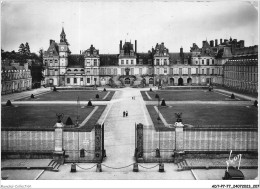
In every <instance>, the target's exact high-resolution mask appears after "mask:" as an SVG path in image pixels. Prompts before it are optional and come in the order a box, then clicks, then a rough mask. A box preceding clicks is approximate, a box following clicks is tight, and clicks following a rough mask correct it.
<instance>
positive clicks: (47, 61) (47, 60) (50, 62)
mask: <svg viewBox="0 0 260 189" xmlns="http://www.w3.org/2000/svg"><path fill="white" fill-rule="evenodd" d="M44 63H45V64H48V63H49V64H52V63H55V64H57V63H58V59H44Z"/></svg>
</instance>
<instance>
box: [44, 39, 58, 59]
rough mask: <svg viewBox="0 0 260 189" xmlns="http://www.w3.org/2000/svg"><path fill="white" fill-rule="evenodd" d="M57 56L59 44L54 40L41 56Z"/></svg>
mask: <svg viewBox="0 0 260 189" xmlns="http://www.w3.org/2000/svg"><path fill="white" fill-rule="evenodd" d="M50 55H51V56H59V46H58V43H56V42H55V41H53V40H52V41H51V44H50V46H49V48H48V50H47V51H45V52H44V54H43V56H50Z"/></svg>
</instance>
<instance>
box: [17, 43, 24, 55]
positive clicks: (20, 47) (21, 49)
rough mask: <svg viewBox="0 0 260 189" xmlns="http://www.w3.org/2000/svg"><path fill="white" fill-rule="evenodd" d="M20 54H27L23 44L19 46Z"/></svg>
mask: <svg viewBox="0 0 260 189" xmlns="http://www.w3.org/2000/svg"><path fill="white" fill-rule="evenodd" d="M18 52H19V53H20V54H25V52H26V50H25V46H24V44H23V43H22V44H21V45H20V46H19V49H18Z"/></svg>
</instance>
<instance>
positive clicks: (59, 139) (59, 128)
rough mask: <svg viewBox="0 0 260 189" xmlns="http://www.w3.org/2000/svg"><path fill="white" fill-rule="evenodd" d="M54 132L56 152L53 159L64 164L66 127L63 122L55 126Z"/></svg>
mask: <svg viewBox="0 0 260 189" xmlns="http://www.w3.org/2000/svg"><path fill="white" fill-rule="evenodd" d="M54 127H55V131H54V140H55V141H54V145H55V146H54V152H53V159H54V160H55V161H56V162H58V163H59V164H64V160H65V151H64V150H63V128H64V125H63V123H62V122H57V123H56V124H55V125H54Z"/></svg>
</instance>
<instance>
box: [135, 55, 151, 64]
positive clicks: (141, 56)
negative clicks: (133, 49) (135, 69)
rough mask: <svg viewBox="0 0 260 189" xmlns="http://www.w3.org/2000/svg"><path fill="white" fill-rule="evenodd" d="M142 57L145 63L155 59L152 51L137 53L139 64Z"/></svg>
mask: <svg viewBox="0 0 260 189" xmlns="http://www.w3.org/2000/svg"><path fill="white" fill-rule="evenodd" d="M140 59H142V60H143V64H144V65H147V64H148V60H151V61H152V60H153V56H152V53H137V64H139V60H140ZM151 63H152V62H151Z"/></svg>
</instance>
